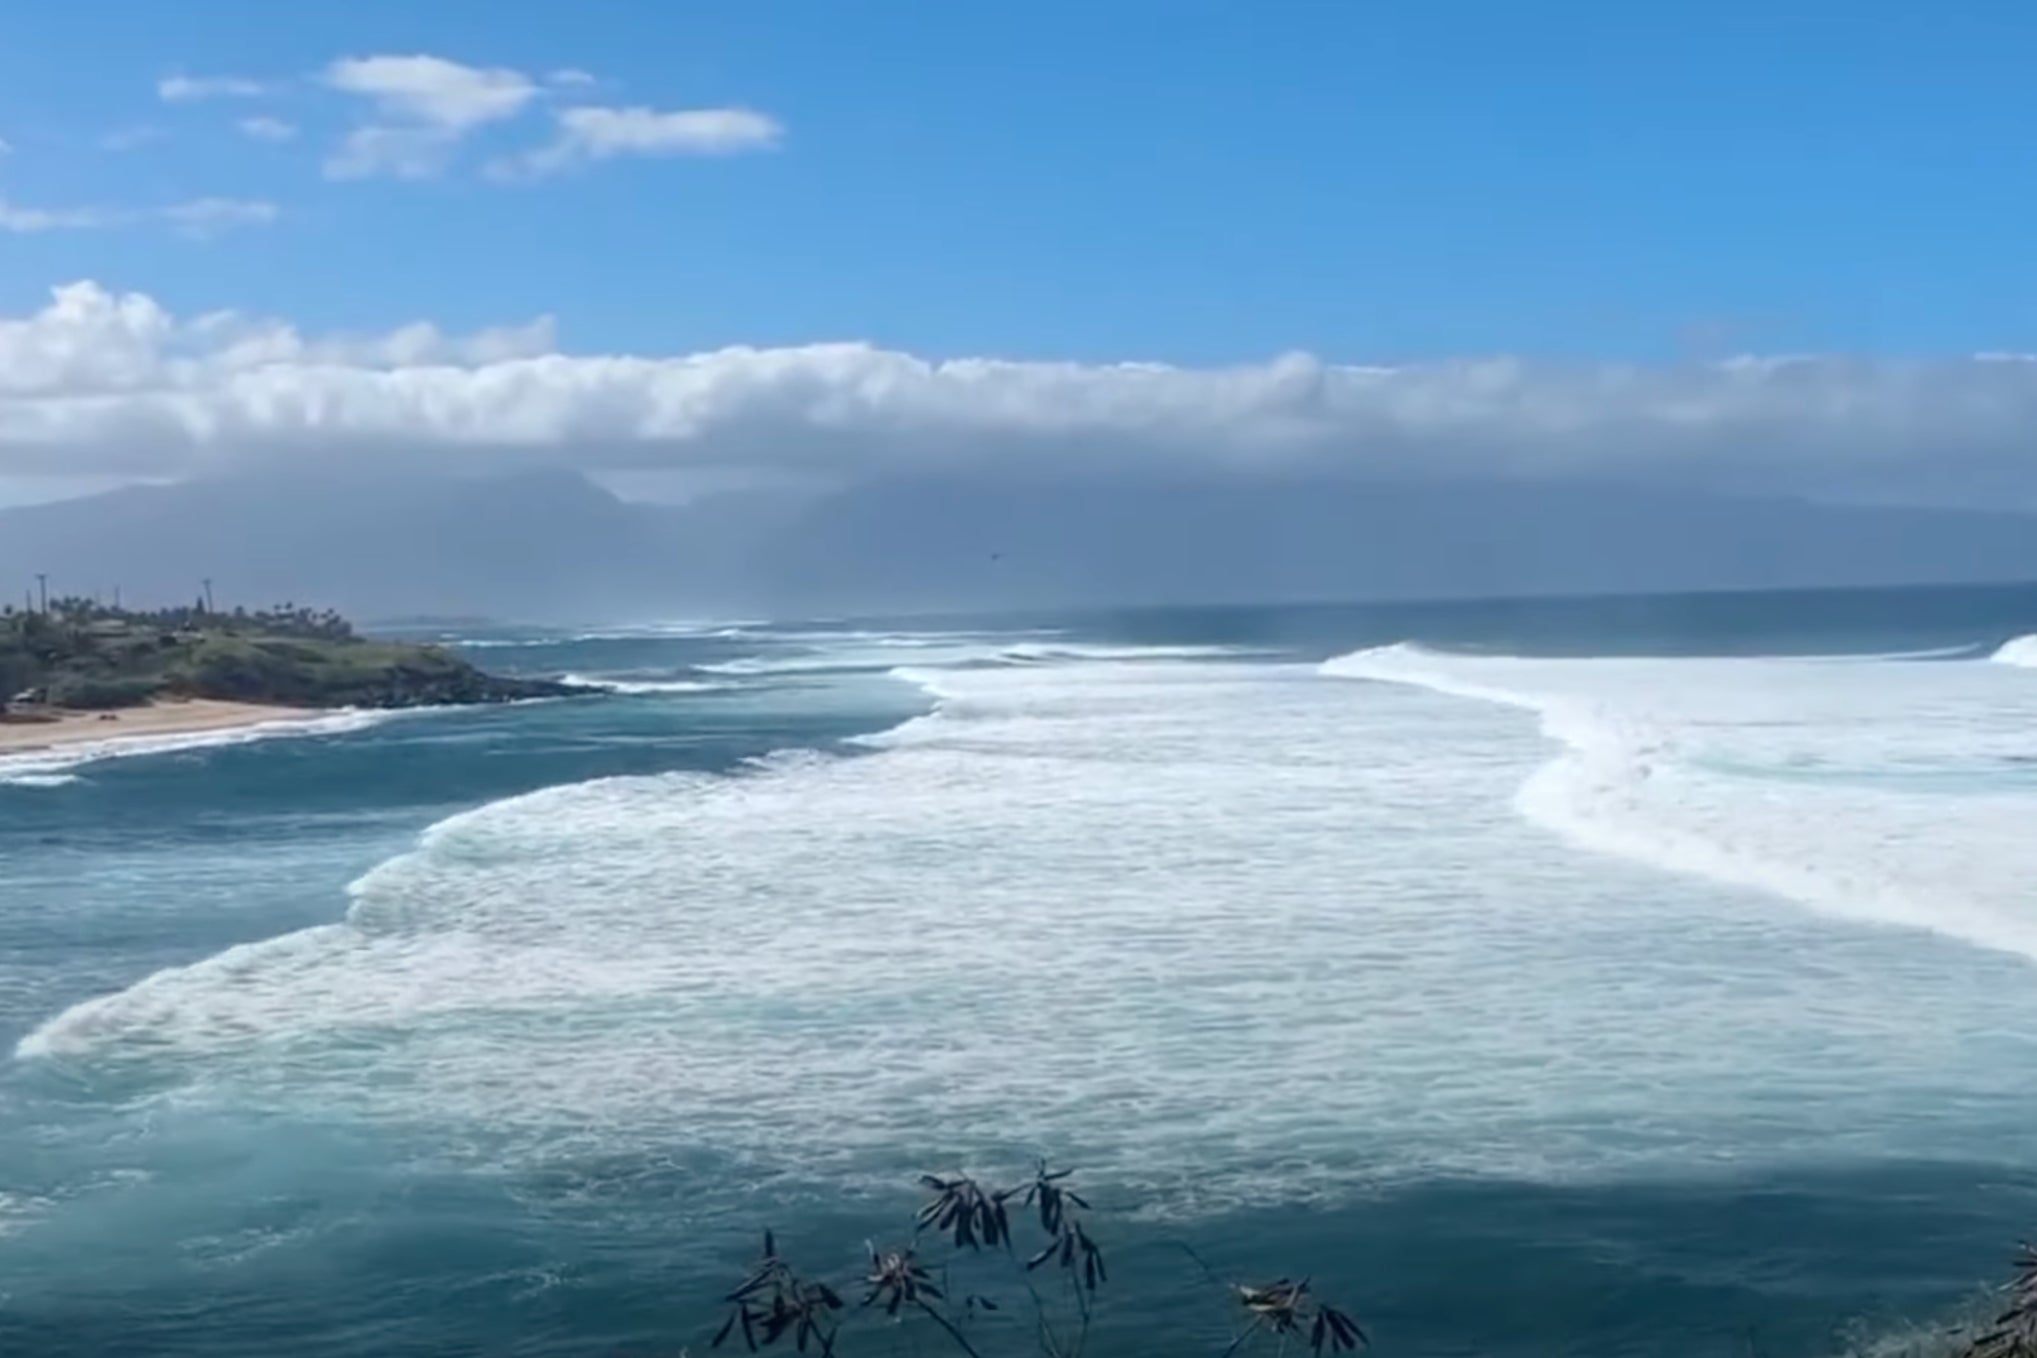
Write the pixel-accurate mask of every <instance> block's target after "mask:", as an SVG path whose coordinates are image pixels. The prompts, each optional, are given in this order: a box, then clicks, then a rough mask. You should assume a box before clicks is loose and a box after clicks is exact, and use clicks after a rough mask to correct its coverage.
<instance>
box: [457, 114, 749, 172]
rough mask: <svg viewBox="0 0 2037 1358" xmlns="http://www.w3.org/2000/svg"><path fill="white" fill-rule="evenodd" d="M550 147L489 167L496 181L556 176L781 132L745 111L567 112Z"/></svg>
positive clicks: (709, 151)
mask: <svg viewBox="0 0 2037 1358" xmlns="http://www.w3.org/2000/svg"><path fill="white" fill-rule="evenodd" d="M557 121H558V135H557V136H556V137H555V138H554V139H553V140H552V141H551V142H549V143H547V144H546V145H544V146H541V147H539V148H538V149H537V150H535V151H531V152H529V153H527V154H525V155H522V156H519V157H513V158H508V159H504V160H499V161H497V162H496V163H495V164H494V165H492V166H491V167H490V171H491V173H493V174H494V175H496V176H497V177H499V178H516V177H531V176H540V175H547V174H556V173H558V172H559V171H561V170H565V169H568V168H571V167H572V166H575V165H581V164H585V163H587V162H589V161H596V160H610V159H613V158H615V157H618V156H725V155H736V154H739V153H741V152H744V151H768V150H771V149H772V148H774V147H776V146H777V145H778V143H779V140H780V138H782V137H783V136H784V133H785V129H784V127H783V126H782V125H781V124H780V123H779V122H778V121H777V119H775V118H772V117H769V116H768V115H766V114H762V113H758V112H755V111H754V110H752V109H746V108H699V109H680V110H676V111H672V112H660V111H659V110H656V109H649V108H600V107H588V108H567V109H561V110H559V113H558V115H557Z"/></svg>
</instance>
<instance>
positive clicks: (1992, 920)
mask: <svg viewBox="0 0 2037 1358" xmlns="http://www.w3.org/2000/svg"><path fill="white" fill-rule="evenodd" d="M1911 658H1912V657H1907V656H1895V657H1884V658H1882V659H1881V660H1880V661H1879V662H1877V661H1874V660H1871V659H1868V658H1860V661H1859V663H1858V664H1853V665H1847V666H1844V667H1839V666H1833V665H1831V664H1829V663H1828V661H1829V658H1818V657H1806V658H1775V657H1762V658H1754V659H1645V660H1643V659H1587V660H1558V659H1546V660H1537V659H1523V658H1519V657H1504V656H1466V655H1449V654H1444V653H1439V652H1434V651H1429V650H1424V649H1423V648H1420V647H1417V646H1410V645H1397V646H1388V647H1381V648H1376V649H1372V650H1367V651H1359V652H1355V653H1353V654H1350V655H1346V656H1341V657H1338V658H1336V659H1334V660H1331V661H1329V662H1327V663H1326V664H1325V665H1324V666H1323V672H1324V673H1325V674H1327V675H1330V676H1333V677H1338V678H1347V679H1372V680H1378V681H1383V682H1389V683H1397V684H1407V685H1412V686H1415V687H1419V688H1423V689H1427V690H1430V691H1433V692H1436V693H1439V694H1443V695H1447V696H1449V697H1454V698H1463V699H1471V700H1476V701H1482V702H1487V703H1494V704H1499V705H1502V706H1506V707H1512V708H1519V709H1524V710H1527V711H1530V712H1533V713H1535V714H1537V715H1538V716H1539V718H1540V726H1541V729H1542V731H1543V733H1544V734H1545V735H1546V736H1547V737H1549V738H1550V739H1553V740H1555V741H1557V742H1559V743H1560V744H1561V745H1562V746H1563V747H1564V748H1563V750H1562V752H1561V753H1560V754H1559V755H1558V756H1557V757H1556V758H1554V759H1553V760H1551V761H1550V762H1548V763H1547V764H1545V765H1543V766H1542V767H1541V768H1540V769H1538V770H1536V771H1535V772H1534V773H1533V775H1532V776H1530V777H1529V778H1527V779H1526V780H1525V781H1524V782H1523V783H1522V784H1521V785H1520V788H1519V791H1518V794H1517V796H1516V798H1515V803H1516V805H1517V807H1518V808H1519V810H1520V811H1521V812H1522V813H1523V814H1524V815H1526V816H1527V817H1528V818H1529V819H1531V820H1533V821H1535V822H1537V823H1539V824H1542V825H1544V826H1547V827H1548V828H1550V829H1553V830H1556V831H1558V832H1560V833H1561V834H1563V835H1565V836H1566V837H1567V838H1569V839H1570V840H1571V841H1572V842H1574V843H1577V844H1580V845H1582V846H1585V847H1587V848H1590V849H1594V850H1597V851H1600V852H1605V853H1612V854H1618V855H1621V856H1624V857H1628V858H1632V859H1635V860H1637V861H1640V862H1644V863H1648V864H1650V865H1653V866H1656V867H1660V868H1664V869H1668V870H1671V871H1675V872H1682V873H1690V874H1694V875H1697V876H1701V877H1705V878H1708V879H1711V880H1714V881H1717V882H1722V883H1726V884H1730V885H1732V886H1736V887H1742V888H1747V889H1751V890H1757V891H1763V892H1768V893H1772V894H1774V895H1777V896H1782V897H1785V898H1787V899H1789V900H1792V901H1796V902H1798V903H1800V904H1803V905H1807V906H1810V907H1813V908H1815V909H1818V910H1821V911H1825V912H1828V913H1832V914H1836V915H1839V916H1843V917H1846V918H1852V919H1860V920H1868V921H1874V922H1877V923H1883V924H1893V925H1900V926H1904V927H1909V928H1917V929H1927V930H1931V931H1934V932H1938V933H1943V934H1947V935H1950V936H1953V937H1956V938H1959V939H1962V940H1965V941H1967V942H1971V943H1977V944H1980V945H1982V946H1984V947H1989V948H1996V949H2000V950H2003V951H2009V952H2014V953H2018V954H2021V955H2023V956H2026V957H2031V958H2037V906H2033V905H2032V904H2031V903H2030V902H2029V898H2028V890H2027V884H2028V882H2030V881H2031V880H2037V838H2033V837H2032V836H2030V835H2029V834H2028V833H2027V831H2026V830H2025V829H2023V828H2022V827H2023V826H2024V825H2026V824H2027V823H2028V821H2029V818H2030V817H2031V816H2033V815H2037V784H2033V783H2032V782H2030V781H2028V780H2025V779H2023V778H2022V777H2021V776H2020V762H2019V761H2022V760H2025V759H2027V758H2029V756H2030V755H2031V754H2032V752H2033V748H2032V732H2037V699H2033V698H2031V697H2030V696H2028V695H2025V694H2022V693H2019V692H2017V691H2016V690H2015V687H2014V686H2013V685H2005V684H2003V683H2002V682H2000V676H1999V674H1998V673H1997V674H1990V673H1988V671H1987V670H1986V668H1985V667H1970V666H1960V665H1944V666H1920V665H1916V664H1911V663H1906V662H1907V661H1908V660H1910V659H1911Z"/></svg>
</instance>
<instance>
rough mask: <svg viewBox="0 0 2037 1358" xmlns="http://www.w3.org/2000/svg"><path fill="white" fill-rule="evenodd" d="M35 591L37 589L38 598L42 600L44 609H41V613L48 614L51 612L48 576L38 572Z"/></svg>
mask: <svg viewBox="0 0 2037 1358" xmlns="http://www.w3.org/2000/svg"><path fill="white" fill-rule="evenodd" d="M35 589H36V594H37V597H39V598H40V599H41V600H42V608H41V610H40V611H41V612H44V613H47V612H49V611H50V578H49V576H47V575H45V574H43V573H42V572H41V571H37V572H36V573H35Z"/></svg>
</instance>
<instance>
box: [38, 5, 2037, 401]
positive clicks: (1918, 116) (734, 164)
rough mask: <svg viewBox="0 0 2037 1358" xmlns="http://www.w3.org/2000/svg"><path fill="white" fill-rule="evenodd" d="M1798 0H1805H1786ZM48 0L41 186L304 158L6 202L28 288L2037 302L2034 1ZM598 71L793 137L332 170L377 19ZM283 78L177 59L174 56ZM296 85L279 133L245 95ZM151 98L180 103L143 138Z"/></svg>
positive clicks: (908, 338)
mask: <svg viewBox="0 0 2037 1358" xmlns="http://www.w3.org/2000/svg"><path fill="white" fill-rule="evenodd" d="M1778 10H1780V11H1783V13H1777V12H1775V11H1778ZM280 13H281V11H279V9H278V7H277V6H275V5H274V3H273V0H263V2H261V3H251V2H249V0H189V2H188V3H183V4H177V5H167V4H161V3H139V2H136V3H126V4H117V3H104V2H95V0H74V2H73V3H65V4H49V5H17V6H14V7H12V9H11V11H10V13H9V14H8V16H7V18H6V19H5V21H4V31H0V138H4V139H5V140H6V142H7V143H8V144H9V145H10V146H11V147H12V154H10V155H8V156H7V157H5V159H4V160H0V195H4V198H5V200H6V201H7V202H8V203H9V204H11V205H13V206H14V207H15V208H16V209H41V210H59V209H79V208H90V209H93V210H96V211H101V212H142V211H153V210H156V209H159V208H160V207H161V206H163V205H168V204H174V203H178V202H189V201H192V200H199V199H208V198H212V199H232V200H242V201H249V202H261V203H268V204H273V205H274V207H275V209H276V211H277V216H276V218H275V220H274V221H273V222H269V223H266V224H256V225H248V226H245V227H243V228H241V229H236V230H232V231H222V232H220V233H218V234H216V235H214V236H212V237H211V238H210V239H191V238H189V236H188V234H187V233H184V232H180V231H178V230H176V229H174V228H173V227H172V226H171V224H170V223H168V222H166V221H162V220H148V221H135V222H131V223H129V224H126V225H120V226H108V227H101V228H98V229H89V230H88V229H75V230H46V231H39V232H34V233H16V234H0V313H4V314H19V313H22V312H24V311H26V310H28V309H31V308H33V307H34V306H36V305H38V304H40V302H41V300H42V299H43V298H44V297H45V296H46V294H47V290H48V288H49V287H50V286H51V285H52V284H55V283H59V282H64V281H69V280H73V279H78V278H92V279H97V280H99V281H101V282H102V283H104V284H106V285H107V286H109V287H112V288H118V289H135V290H140V291H143V292H146V293H148V294H149V295H150V296H152V297H154V298H156V299H157V300H159V301H160V302H161V303H162V304H163V305H164V306H166V307H168V308H170V309H171V310H173V311H176V312H179V313H191V312H197V311H203V310H209V309H213V308H219V307H233V308H237V309H241V310H245V311H249V312H254V313H260V314H265V315H280V316H286V317H288V318H290V319H291V320H292V321H293V322H294V323H296V324H297V325H299V326H301V327H303V328H305V329H306V330H309V331H317V332H326V331H336V330H338V331H366V330H379V329H386V328H389V327H391V326H394V325H397V324H400V323H403V322H405V321H409V320H413V319H417V318H420V317H425V318H429V319H431V320H433V321H435V322H438V323H439V324H441V325H443V326H445V327H447V328H448V329H451V330H466V329H473V328H476V327H480V326H485V325H495V324H507V323H515V322H521V321H524V320H528V319H529V318H531V317H534V316H537V315H541V314H550V315H553V316H555V317H556V318H557V321H558V325H559V334H560V336H561V339H562V341H563V342H564V343H565V344H566V345H567V346H568V347H570V348H575V349H596V350H602V351H633V352H683V351H687V350H692V349H697V348H704V347H713V346H719V345H725V344H736V343H743V344H757V345H767V346H768V345H780V344H798V343H806V342H811V341H818V340H834V339H861V340H870V341H873V342H875V343H878V344H881V345H886V346H895V347H897V348H900V349H904V350H909V351H912V352H915V353H921V354H928V355H935V356H956V355H970V354H994V355H1001V356H1007V357H1022V358H1066V359H1074V360H1083V361H1096V360H1111V359H1154V360H1161V361H1167V362H1175V363H1184V364H1207V363H1226V362H1237V361H1244V360H1251V359H1260V358H1266V357H1270V356H1273V355H1276V354H1279V353H1281V352H1284V351H1288V350H1294V349H1301V350H1307V351H1310V352H1312V353H1315V354H1317V355H1320V356H1322V357H1324V358H1326V359H1329V360H1333V361H1351V362H1373V361H1380V362H1399V361H1406V360H1422V359H1432V358H1438V357H1444V356H1450V355H1463V354H1494V353H1508V354H1523V355H1529V356H1545V357H1584V358H1598V357H1611V358H1620V357H1639V358H1670V357H1674V356H1677V355H1678V354H1681V353H1686V352H1690V351H1696V352H1699V353H1705V352H1712V351H1720V352H1724V351H1737V350H1741V349H1754V350H1761V351H1770V352H1773V351H1801V350H1817V351H1843V352H1867V353H1879V354H1933V353H1960V352H1966V351H1972V350H1991V349H2026V350H2027V349H2037V265H2033V264H2032V262H2031V256H2030V253H2029V251H2028V248H2027V245H2026V242H2025V241H2024V239H2023V233H2024V231H2025V229H2026V223H2027V221H2028V220H2029V211H2030V208H2031V206H2032V203H2031V199H2032V196H2033V189H2032V187H2031V183H2030V180H2029V177H2028V173H2027V165H2028V139H2029V136H2030V134H2031V130H2032V129H2033V128H2037V80H2032V79H2031V78H2030V77H2029V71H2028V55H2029V53H2030V52H2031V51H2032V50H2037V9H2033V8H2032V7H2030V6H2028V5H2023V4H2018V3H2010V2H2009V0H2000V2H1999V3H1968V4H1955V5H1943V6H1896V5H1864V6H1863V5H1858V4H1839V3H1823V2H1822V0H1819V2H1813V0H1797V2H1796V3H1792V4H1787V5H1781V6H1775V5H1768V4H1757V3H1753V0H1728V2H1727V3H1724V4H1720V3H1711V4H1703V5H1699V4H1681V3H1665V4H1653V5H1615V4H1610V3H1576V2H1575V0H1572V2H1569V3H1565V2H1563V0H1556V2H1554V3H1537V4H1533V5H1529V4H1520V3H1511V2H1507V3H1501V2H1500V0H1489V2H1487V3H1470V2H1469V0H1456V2H1454V3H1452V2H1451V0H1439V2H1437V3H1426V4H1420V5H1417V4H1408V3H1402V4H1385V3H1379V4H1356V3H1329V0H1321V2H1318V3H1254V4H1245V3H1210V2H1208V0H1166V2H1165V3H1162V2H1161V0H1113V3H1108V4H1096V3H1093V0H1092V2H1091V3H1060V2H1058V0H1057V2H1048V3H1033V4H1028V5H1024V6H993V5H987V4H980V5H979V4H966V5H933V4H919V3H914V4H907V3H903V2H902V0H864V2H862V3H854V4H808V5H794V4H789V3H785V4H770V3H754V2H746V3H686V2H683V0H604V2H602V3H589V4H575V5H565V4H536V3H531V4H503V3H500V0H495V2H494V3H485V4H484V3H473V2H472V0H434V2H433V3H431V4H415V3H401V4H399V3H392V2H390V0H379V2H378V0H367V2H357V3H349V4H345V5H341V4H337V3H333V4H301V5H296V6H291V7H290V8H289V13H288V18H287V20H285V19H282V18H279V14H280ZM415 53H424V54H431V55H434V56H438V57H441V58H444V59H446V60H449V61H454V62H460V63H464V64H467V65H471V66H475V67H484V68H507V69H511V70H515V71H520V72H527V73H530V74H531V75H532V76H533V77H534V78H537V77H540V76H541V74H542V73H544V72H548V71H554V70H560V69H565V68H572V69H577V70H582V71H585V72H587V73H590V74H591V75H593V76H594V77H595V78H596V80H597V81H598V82H599V83H598V84H597V85H594V86H590V87H586V88H584V89H578V88H576V89H573V90H571V91H564V92H562V94H565V95H567V96H569V99H567V100H553V99H552V97H551V96H547V100H548V101H550V102H548V103H547V105H546V108H547V109H548V108H550V107H553V106H554V105H555V104H557V103H560V102H569V101H579V102H584V103H588V104H598V105H604V106H615V107H633V106H641V107H648V108H653V109H658V110H684V109H702V108H726V107H741V108H745V109H749V110H754V111H756V112H758V113H761V114H763V115H767V116H768V117H770V118H771V119H773V120H775V121H776V122H777V123H779V124H781V125H782V128H783V132H782V136H781V138H780V139H779V140H778V142H777V144H776V148H775V149H770V150H760V151H757V152H755V153H750V154H734V155H717V156H687V155H679V156H671V157H648V156H645V157H617V158H614V159H610V160H605V161H602V162H600V163H594V164H589V165H586V166H584V167H580V168H574V169H571V170H569V171H567V172H563V173H559V174H555V175H552V176H549V177H546V178H543V179H542V180H539V181H537V182H518V183H508V184H505V183H496V182H491V181H490V180H488V179H486V178H485V177H483V176H482V174H481V173H480V170H481V166H482V165H483V164H484V163H485V161H486V160H487V159H488V158H489V157H491V156H495V155H501V154H508V153H511V152H512V151H513V150H515V149H518V148H525V147H529V146H531V145H535V144H537V143H540V142H542V141H543V140H544V138H545V135H546V124H545V121H544V119H545V118H546V117H547V116H549V115H548V113H547V112H546V111H545V110H544V109H540V108H539V107H537V106H535V105H533V106H531V107H528V108H527V109H526V110H525V111H524V112H522V113H521V114H520V115H519V116H517V117H515V118H514V119H504V120H502V121H499V122H493V123H490V124H488V125H487V126H485V127H482V128H481V129H479V130H478V131H477V132H475V133H474V134H473V135H472V137H471V139H470V140H465V141H463V144H462V147H461V154H460V156H459V157H458V158H457V159H456V160H455V161H454V163H453V164H452V165H451V166H450V167H449V168H448V170H447V171H446V172H445V173H444V174H443V175H442V176H441V177H438V178H434V179H426V180H415V181H406V180H396V179H389V178H363V179H354V180H344V181H336V180H332V179H329V178H326V177H324V176H323V174H322V171H321V165H322V163H323V161H324V160H325V159H326V158H327V157H328V156H329V154H330V152H331V150H332V147H333V145H334V143H335V142H337V140H338V139H339V138H340V137H342V136H343V135H344V134H345V133H346V132H347V131H348V129H349V128H350V127H353V126H355V125H357V124H359V123H360V122H362V121H363V120H364V119H365V118H367V117H368V116H369V114H368V113H367V112H366V111H365V110H364V108H363V106H362V101H361V100H360V99H358V98H355V97H349V96H345V95H342V94H340V93H337V92H335V91H333V90H331V89H327V88H322V87H321V85H320V84H319V81H318V80H317V78H316V77H317V74H318V73H319V72H321V71H324V70H326V69H328V68H329V67H330V64H331V63H333V62H334V61H335V60H336V59H340V58H345V57H366V56H370V55H374V54H415ZM179 74H181V75H187V76H191V77H208V78H211V77H226V76H232V77H240V78H245V79H249V80H255V81H260V82H263V83H271V82H273V83H275V84H277V85H278V86H280V88H279V89H278V90H277V92H276V93H274V94H273V95H271V96H266V97H262V98H218V99H206V100H200V101H192V102H181V103H165V102H164V101H163V100H161V99H160V98H159V97H158V92H157V89H158V83H159V81H161V80H162V79H164V78H165V77H169V76H174V75H179ZM253 117H265V118H272V119H275V120H277V121H278V122H287V123H288V124H290V125H292V126H293V127H295V128H297V129H298V134H297V135H296V137H295V138H294V139H293V140H290V141H288V142H282V143H275V144H272V143H269V142H264V141H259V140H255V139H253V138H251V137H249V136H247V135H245V134H243V133H242V132H241V131H239V130H238V127H237V124H238V123H239V122H240V121H242V120H244V119H248V118H253ZM123 134H138V135H139V137H153V138H155V139H153V140H148V141H146V142H145V143H144V144H141V145H136V146H132V147H129V148H128V149H121V150H115V149H107V148H106V146H105V142H106V141H107V140H108V139H109V138H111V139H112V140H114V141H115V142H119V141H120V140H122V139H123Z"/></svg>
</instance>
